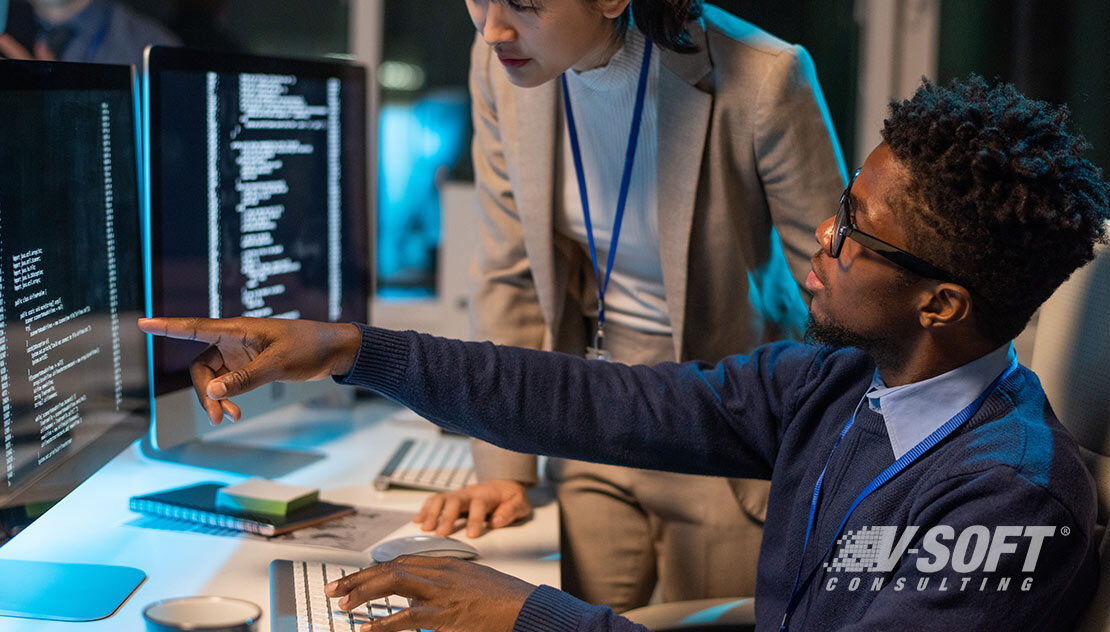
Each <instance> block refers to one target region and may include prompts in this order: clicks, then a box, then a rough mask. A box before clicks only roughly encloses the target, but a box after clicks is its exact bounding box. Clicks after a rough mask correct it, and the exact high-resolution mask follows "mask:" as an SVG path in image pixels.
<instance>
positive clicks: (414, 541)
mask: <svg viewBox="0 0 1110 632" xmlns="http://www.w3.org/2000/svg"><path fill="white" fill-rule="evenodd" d="M400 555H428V556H431V557H457V558H459V559H463V560H469V559H473V558H475V557H478V549H475V548H474V547H472V546H470V545H469V544H467V543H466V542H460V541H458V540H456V539H455V538H448V537H444V536H439V535H410V536H408V537H405V538H397V539H395V540H386V541H385V542H382V543H381V544H379V545H378V546H376V547H374V548H373V549H370V557H371V558H372V559H373V560H374V561H375V562H388V561H390V560H392V559H393V558H395V557H398V556H400Z"/></svg>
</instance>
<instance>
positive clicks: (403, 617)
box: [325, 555, 535, 632]
mask: <svg viewBox="0 0 1110 632" xmlns="http://www.w3.org/2000/svg"><path fill="white" fill-rule="evenodd" d="M534 589H535V586H533V585H532V584H529V583H527V582H525V581H522V580H520V579H517V578H515V577H512V576H510V575H506V574H504V573H500V572H498V571H495V570H493V569H491V568H488V567H485V566H481V565H479V564H474V563H472V562H464V561H462V560H457V559H453V558H446V557H425V556H419V555H406V556H402V557H398V558H397V559H395V560H393V561H392V562H386V563H385V564H378V565H376V566H371V567H370V568H366V569H363V570H361V571H359V572H358V573H355V574H354V575H348V576H346V577H344V578H343V579H340V580H338V581H335V582H332V583H331V584H328V585H327V586H326V587H325V593H327V595H328V596H329V597H333V598H336V597H342V599H340V600H339V607H340V608H342V609H344V610H351V609H353V608H356V607H358V606H360V605H361V604H364V603H366V602H367V601H370V600H372V599H377V598H379V597H386V596H388V595H400V596H402V597H408V598H409V599H410V600H411V601H410V606H409V607H408V608H406V609H404V610H402V611H401V612H398V613H396V614H392V615H390V616H388V617H385V618H382V619H378V620H375V621H374V622H373V624H372V625H373V627H371V624H365V625H363V626H362V628H361V629H362V630H364V631H365V630H373V632H395V631H400V630H420V629H434V630H437V632H468V631H472V632H479V631H480V632H510V631H511V630H512V629H513V624H514V623H515V622H516V617H517V615H518V614H519V613H520V608H521V606H523V605H524V601H525V600H526V599H527V598H528V595H530V594H531V593H532V591H533V590H534Z"/></svg>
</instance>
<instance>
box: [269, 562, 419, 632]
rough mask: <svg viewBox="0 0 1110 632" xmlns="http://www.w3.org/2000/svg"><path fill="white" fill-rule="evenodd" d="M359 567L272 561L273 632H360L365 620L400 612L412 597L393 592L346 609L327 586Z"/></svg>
mask: <svg viewBox="0 0 1110 632" xmlns="http://www.w3.org/2000/svg"><path fill="white" fill-rule="evenodd" d="M360 570H361V569H360V568H359V567H357V566H341V565H339V564H326V563H324V562H292V561H289V560H274V561H273V562H271V563H270V630H271V632H335V631H336V630H343V631H345V632H357V631H358V629H359V628H360V627H361V626H362V624H364V623H369V622H370V621H373V620H375V619H380V618H382V617H386V616H389V615H391V614H393V613H395V612H400V611H401V610H404V609H405V608H407V607H408V606H409V601H408V599H406V598H404V597H399V596H397V595H392V596H389V597H385V598H382V599H375V600H374V601H371V602H369V603H366V604H363V605H361V606H359V607H358V608H356V609H354V610H351V611H345V610H340V609H339V607H338V605H336V602H337V600H332V599H331V598H330V597H328V596H327V595H325V594H324V586H325V585H326V584H328V583H331V582H333V581H335V580H337V579H339V578H341V577H344V576H346V575H351V574H353V573H357V572H358V571H360Z"/></svg>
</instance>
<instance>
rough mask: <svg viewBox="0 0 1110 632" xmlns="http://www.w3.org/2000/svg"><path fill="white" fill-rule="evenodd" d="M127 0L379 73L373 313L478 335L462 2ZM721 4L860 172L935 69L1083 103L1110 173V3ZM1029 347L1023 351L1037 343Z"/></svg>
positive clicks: (188, 31) (204, 26)
mask: <svg viewBox="0 0 1110 632" xmlns="http://www.w3.org/2000/svg"><path fill="white" fill-rule="evenodd" d="M123 1H124V2H126V3H127V4H129V5H130V6H131V7H132V8H134V9H135V10H136V11H138V12H140V13H143V14H146V15H148V16H150V17H151V18H153V19H155V20H157V21H159V22H161V23H162V24H164V25H166V26H167V27H168V28H169V29H170V30H172V31H173V32H174V33H175V34H176V35H177V36H178V37H180V38H181V40H182V41H183V43H185V44H186V45H190V46H196V47H202V48H215V49H225V50H236V51H243V52H251V53H259V54H277V55H291V56H302V57H318V56H325V55H338V56H346V57H351V58H353V59H355V60H357V61H359V62H360V63H363V64H365V65H366V66H367V68H368V69H369V70H370V73H371V77H372V80H371V84H370V94H369V99H370V101H369V103H370V106H371V110H370V111H371V116H372V117H373V118H374V119H375V124H373V125H371V126H370V129H371V132H370V133H371V137H372V138H371V141H372V142H373V143H374V145H373V146H375V147H377V151H376V152H372V155H371V157H370V158H371V160H370V163H369V166H368V174H367V175H368V178H369V182H370V190H371V191H372V192H373V194H372V195H374V196H375V198H376V199H375V200H374V201H375V208H376V221H375V222H374V223H372V225H371V228H370V230H371V232H372V238H373V239H374V243H375V248H374V251H375V256H376V259H377V260H376V262H375V266H374V269H375V271H376V279H375V281H376V290H375V298H374V305H373V308H372V310H371V315H372V316H371V318H372V320H373V321H374V322H375V323H376V324H382V325H385V326H391V325H392V326H399V327H414V328H418V329H423V330H427V331H430V332H433V333H440V334H444V335H452V336H465V335H466V333H467V325H466V269H467V264H468V262H469V259H470V255H471V253H470V250H469V248H468V244H471V243H473V241H474V240H473V239H471V238H470V237H471V234H472V233H471V232H470V231H471V230H472V229H473V228H472V227H473V222H472V221H470V218H472V217H473V214H474V212H475V208H474V198H473V195H472V188H471V181H472V178H473V170H472V167H471V165H470V153H469V138H470V133H471V130H470V122H469V121H470V115H469V102H468V95H467V89H466V80H467V61H468V59H469V54H468V51H469V47H470V45H471V42H472V41H473V32H474V31H473V27H472V25H471V24H470V22H469V19H468V16H467V13H466V8H465V5H464V3H463V1H462V0H123ZM714 4H717V5H719V6H721V7H722V8H724V9H726V10H728V11H730V12H732V13H734V14H736V15H738V16H740V17H742V18H744V19H746V20H749V21H751V22H753V23H755V24H758V25H760V26H761V27H763V28H765V29H767V30H768V31H770V32H771V33H773V34H775V35H777V36H779V37H782V38H783V39H786V40H788V41H792V42H797V43H799V44H802V45H804V46H805V47H806V48H807V49H808V50H809V51H810V53H811V54H812V55H813V58H814V60H815V62H816V65H817V72H818V76H819V79H820V82H821V85H822V88H823V89H824V92H825V96H826V99H827V100H828V103H829V108H830V113H831V116H832V119H833V124H834V126H835V129H836V132H837V135H838V137H839V140H840V143H841V146H842V147H843V150H844V154H845V159H846V161H847V162H848V163H849V164H850V165H854V164H859V163H860V162H861V161H862V160H863V158H864V156H865V153H866V151H867V150H868V149H869V148H870V147H872V146H873V145H874V144H875V143H876V142H877V140H878V129H879V125H880V123H881V119H882V117H883V114H884V112H885V108H886V104H887V102H888V101H889V100H890V99H891V98H899V97H904V96H906V95H908V94H909V93H910V92H912V90H913V89H914V88H915V87H916V86H917V85H918V82H919V80H920V77H921V76H922V75H924V76H927V77H929V78H931V79H933V80H935V81H938V82H944V81H947V80H948V79H950V78H953V77H965V76H966V75H967V74H968V73H970V72H977V73H979V74H982V75H984V76H985V77H987V78H988V79H993V78H995V77H997V78H999V79H1001V80H1004V81H1009V82H1013V83H1014V84H1015V85H1016V86H1017V87H1018V89H1019V90H1021V91H1023V92H1025V93H1027V94H1029V95H1031V96H1034V97H1036V98H1041V99H1045V100H1048V101H1052V102H1065V103H1068V104H1069V106H1070V107H1071V108H1072V111H1073V115H1074V120H1075V123H1076V125H1077V126H1078V128H1079V129H1080V130H1081V131H1082V132H1083V133H1084V134H1085V135H1086V136H1087V137H1088V139H1089V140H1090V141H1091V143H1092V144H1093V146H1094V151H1093V152H1092V154H1091V155H1092V159H1093V160H1094V162H1095V163H1096V164H1098V165H1100V166H1102V167H1103V168H1104V169H1105V168H1106V167H1107V166H1110V125H1107V124H1106V123H1105V117H1104V115H1103V111H1104V109H1105V104H1106V103H1107V102H1108V101H1110V67H1108V66H1107V65H1106V64H1105V63H1104V61H1103V60H1105V59H1106V58H1108V57H1110V38H1107V37H1106V36H1105V26H1104V25H1105V24H1107V23H1108V22H1110V3H1107V2H1105V1H1104V0H791V1H788V2H783V1H782V0H716V1H715V2H714ZM831 212H832V209H831V208H830V213H831ZM1023 339H1024V341H1023V340H1019V343H1018V349H1019V352H1021V351H1022V350H1023V347H1027V346H1029V345H1031V342H1032V335H1031V334H1030V335H1028V336H1023ZM1026 357H1027V356H1026Z"/></svg>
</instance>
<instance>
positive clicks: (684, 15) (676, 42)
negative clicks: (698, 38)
mask: <svg viewBox="0 0 1110 632" xmlns="http://www.w3.org/2000/svg"><path fill="white" fill-rule="evenodd" d="M701 4H702V0H632V2H630V3H629V5H628V8H627V9H625V10H624V14H623V15H621V17H620V19H618V20H617V33H619V34H621V35H624V33H625V32H626V31H627V30H628V24H629V22H630V21H633V20H634V21H635V23H636V27H637V28H639V29H640V31H641V32H642V33H643V34H644V36H645V37H647V38H649V39H651V41H652V42H655V44H656V45H657V46H662V47H663V48H667V49H670V50H673V51H675V52H679V53H693V52H696V51H697V50H698V47H697V46H695V45H694V43H693V42H692V41H690V33H689V32H687V31H686V23H687V22H689V21H690V20H696V19H697V18H699V17H701Z"/></svg>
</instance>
